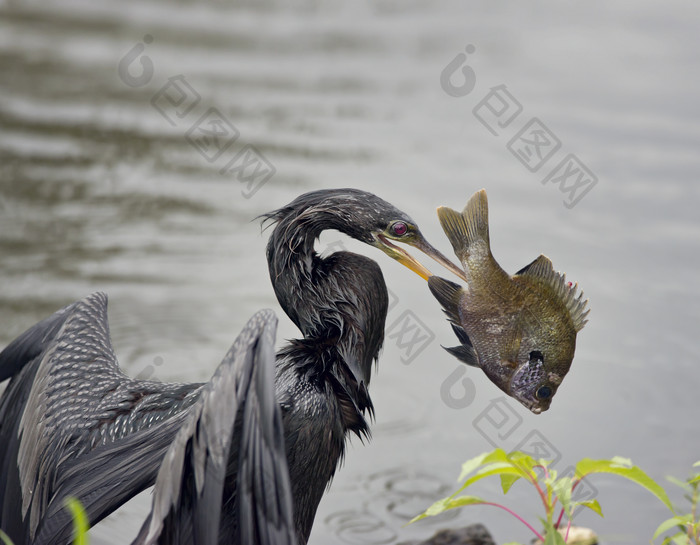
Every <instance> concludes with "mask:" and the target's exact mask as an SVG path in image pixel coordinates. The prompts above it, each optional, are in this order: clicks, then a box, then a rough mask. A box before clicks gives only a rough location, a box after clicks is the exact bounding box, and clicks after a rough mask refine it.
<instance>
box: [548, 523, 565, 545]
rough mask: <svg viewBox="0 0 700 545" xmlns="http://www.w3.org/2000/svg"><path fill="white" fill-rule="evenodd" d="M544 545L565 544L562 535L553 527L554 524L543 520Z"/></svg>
mask: <svg viewBox="0 0 700 545" xmlns="http://www.w3.org/2000/svg"><path fill="white" fill-rule="evenodd" d="M544 532H545V534H544V545H566V542H565V541H564V536H562V535H561V534H560V533H559V532H558V531H557V530H555V529H554V525H553V524H551V523H550V522H547V521H544Z"/></svg>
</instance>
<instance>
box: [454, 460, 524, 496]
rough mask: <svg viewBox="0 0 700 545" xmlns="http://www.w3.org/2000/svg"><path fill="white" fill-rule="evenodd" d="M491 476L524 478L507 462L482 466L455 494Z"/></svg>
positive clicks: (519, 471) (521, 473)
mask: <svg viewBox="0 0 700 545" xmlns="http://www.w3.org/2000/svg"><path fill="white" fill-rule="evenodd" d="M492 475H517V476H518V477H524V476H526V475H525V474H524V473H523V472H522V471H521V470H520V469H518V468H516V467H513V465H512V464H510V463H509V462H496V463H493V464H489V465H487V466H484V467H483V468H481V469H480V470H479V471H477V472H476V473H475V474H474V475H473V476H472V477H470V478H469V479H467V480H466V481H465V482H464V484H463V485H462V487H461V488H460V489H459V490H457V492H455V494H457V493H459V492H461V491H462V490H464V489H465V488H467V487H469V486H471V485H473V484H474V483H475V482H477V481H480V480H481V479H485V478H486V477H491V476H492Z"/></svg>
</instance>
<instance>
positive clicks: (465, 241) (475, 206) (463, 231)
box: [437, 189, 490, 261]
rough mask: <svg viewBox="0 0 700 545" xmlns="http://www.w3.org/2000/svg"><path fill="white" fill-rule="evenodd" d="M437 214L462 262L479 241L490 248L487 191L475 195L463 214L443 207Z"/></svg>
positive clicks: (482, 190)
mask: <svg viewBox="0 0 700 545" xmlns="http://www.w3.org/2000/svg"><path fill="white" fill-rule="evenodd" d="M437 214H438V218H439V220H440V225H441V226H442V230H443V231H445V234H446V235H447V238H448V239H449V240H450V244H452V248H453V249H454V251H455V254H456V255H457V257H458V258H459V259H460V260H461V261H464V260H465V259H466V257H468V256H469V252H470V248H471V247H472V246H473V245H474V244H475V243H477V242H479V241H482V242H484V243H486V247H487V248H490V243H489V204H488V200H487V198H486V190H485V189H480V190H479V191H477V192H476V193H474V195H472V197H471V198H470V199H469V202H468V203H467V205H466V206H465V207H464V210H463V211H462V212H461V213H460V212H457V211H456V210H452V209H451V208H448V207H446V206H441V207H439V208H438V209H437Z"/></svg>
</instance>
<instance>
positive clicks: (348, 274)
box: [267, 208, 388, 412]
mask: <svg viewBox="0 0 700 545" xmlns="http://www.w3.org/2000/svg"><path fill="white" fill-rule="evenodd" d="M313 212H314V213H310V212H309V210H308V209H306V210H301V211H300V210H294V209H291V208H289V209H280V210H278V211H276V212H274V213H273V215H270V216H269V217H270V219H274V220H276V221H277V225H276V226H275V229H274V231H273V233H272V234H271V236H270V241H269V243H268V245H267V259H268V266H269V270H270V278H271V280H272V285H273V287H274V289H275V294H276V295H277V299H278V301H279V303H280V305H281V306H282V308H283V309H284V311H285V312H286V313H287V315H288V316H289V317H290V318H291V319H292V321H293V322H294V323H295V324H296V325H297V327H299V329H300V330H301V332H302V333H303V335H304V339H303V340H300V341H299V342H298V343H297V345H296V348H297V349H299V350H302V349H303V352H304V354H303V357H302V358H301V359H302V360H304V361H307V362H308V361H312V360H314V359H315V360H316V365H315V367H316V368H315V371H316V372H317V373H322V372H324V373H330V374H331V375H332V377H330V378H333V379H337V380H339V381H340V383H341V386H342V387H347V389H348V390H349V393H350V395H351V397H352V402H353V403H354V404H355V406H356V408H357V409H359V410H360V411H361V412H362V411H364V409H367V408H370V409H371V402H370V400H369V395H368V394H367V385H368V384H369V379H370V374H371V366H372V361H373V360H375V359H376V358H377V356H378V353H379V350H380V348H381V345H382V341H383V338H384V322H385V319H386V312H387V306H388V294H387V289H386V284H385V283H384V278H383V276H382V273H381V270H380V269H379V266H378V265H377V264H376V263H375V262H374V261H372V260H371V259H369V258H366V257H364V256H361V255H357V254H351V253H349V252H338V253H335V254H332V255H331V256H329V257H327V258H325V259H323V258H321V257H320V256H319V255H318V254H316V252H315V251H314V242H315V241H316V239H317V238H318V236H319V235H320V234H321V232H322V231H324V230H326V229H336V230H339V231H343V232H346V233H348V234H350V233H349V231H348V230H347V229H348V228H347V227H346V226H347V225H350V224H351V223H350V222H349V221H348V218H346V217H344V214H343V210H342V208H333V209H330V208H321V209H320V210H319V209H318V208H316V209H314V211H313ZM310 355H311V356H313V357H309V356H310ZM310 370H312V369H310Z"/></svg>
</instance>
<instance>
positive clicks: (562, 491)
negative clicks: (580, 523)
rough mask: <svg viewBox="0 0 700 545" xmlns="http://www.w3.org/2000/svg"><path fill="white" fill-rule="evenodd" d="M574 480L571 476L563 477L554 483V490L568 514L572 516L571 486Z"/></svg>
mask: <svg viewBox="0 0 700 545" xmlns="http://www.w3.org/2000/svg"><path fill="white" fill-rule="evenodd" d="M573 485H574V481H573V479H572V478H571V477H562V478H561V479H557V480H556V481H554V483H553V484H552V491H553V492H554V494H556V496H557V498H559V501H560V502H561V506H562V507H563V508H564V511H565V512H566V515H567V516H568V517H569V518H571V488H572V487H573Z"/></svg>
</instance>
